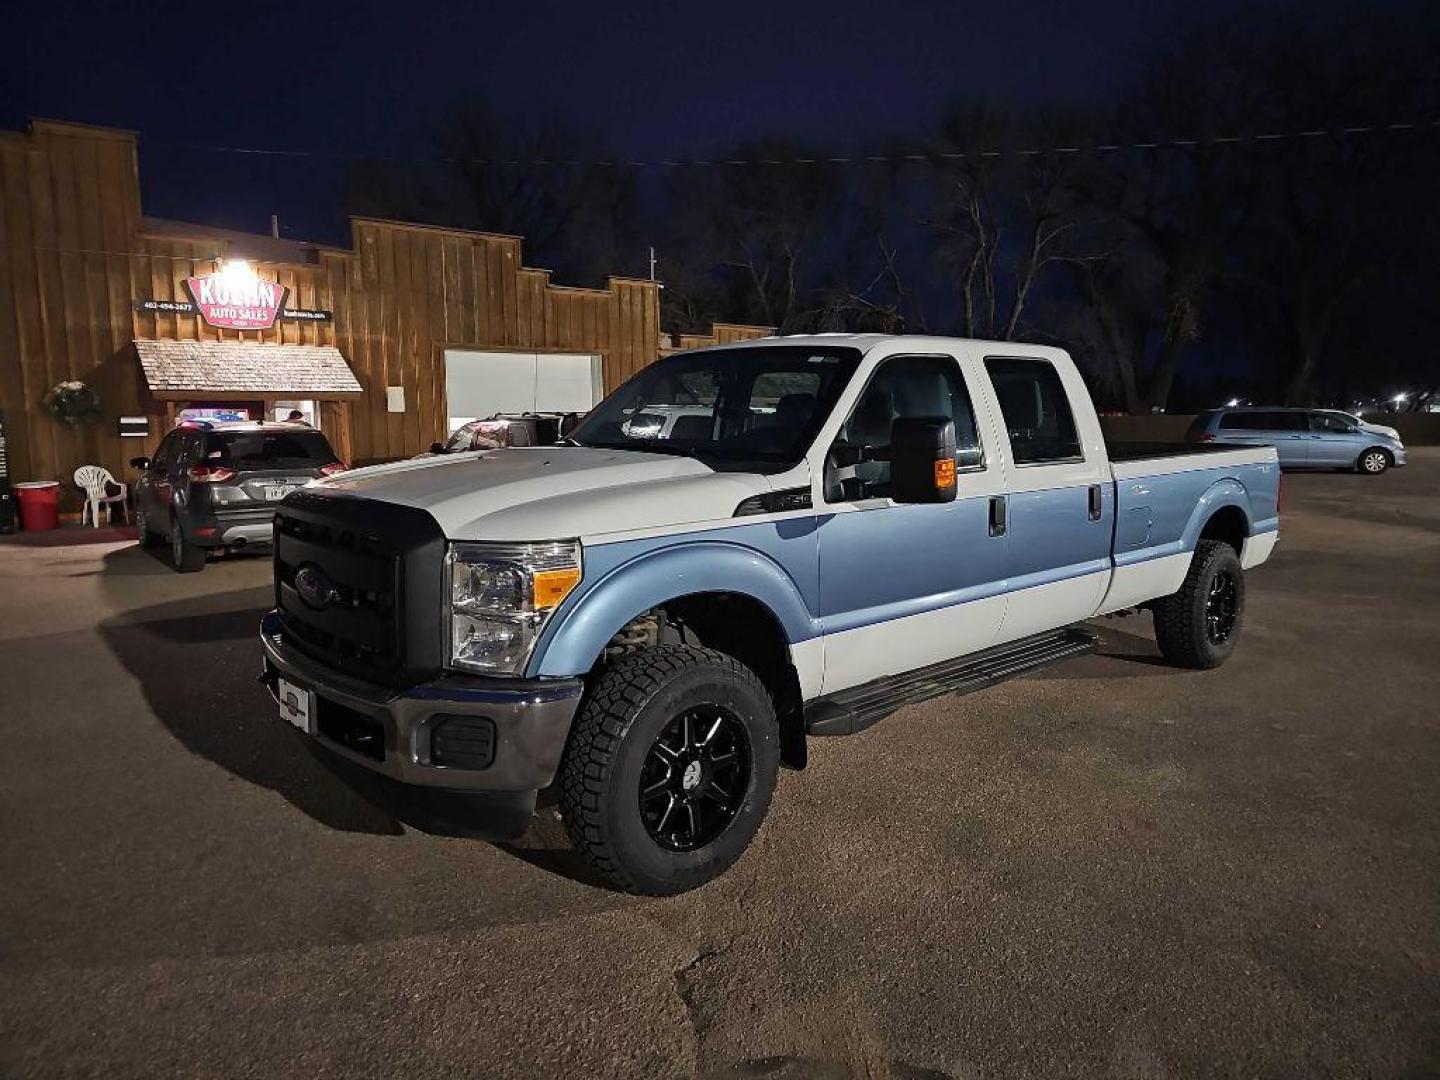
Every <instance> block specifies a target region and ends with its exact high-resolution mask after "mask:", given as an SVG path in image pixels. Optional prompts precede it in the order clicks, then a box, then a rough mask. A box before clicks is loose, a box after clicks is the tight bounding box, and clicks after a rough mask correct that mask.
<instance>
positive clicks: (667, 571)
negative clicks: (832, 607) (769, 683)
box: [526, 541, 816, 677]
mask: <svg viewBox="0 0 1440 1080" xmlns="http://www.w3.org/2000/svg"><path fill="white" fill-rule="evenodd" d="M582 590H583V592H582V593H581V594H580V595H579V596H578V597H572V598H571V599H570V600H567V601H566V603H565V605H564V606H562V607H561V609H560V611H558V612H557V613H556V617H555V620H554V621H553V622H552V623H551V624H550V625H549V626H547V627H546V628H545V632H544V633H543V634H542V635H541V637H540V641H539V642H538V643H537V644H536V647H535V654H534V656H532V657H531V659H530V665H529V667H528V669H527V671H526V674H527V675H530V676H532V677H544V676H556V677H570V676H574V675H583V674H585V673H586V672H588V671H589V670H590V669H591V668H592V667H594V665H595V661H596V660H597V659H599V657H600V653H601V651H602V650H603V649H604V648H605V645H606V643H607V642H609V640H610V639H611V638H612V637H614V636H615V634H616V632H617V631H619V630H620V628H621V627H623V626H624V625H625V624H626V623H628V622H629V621H630V620H631V619H633V618H635V616H637V615H640V614H642V613H643V612H646V611H648V610H650V609H651V608H653V607H655V606H656V605H658V604H663V603H664V602H665V601H667V600H674V599H675V598H677V597H681V596H690V595H693V594H695V593H706V592H727V593H740V594H742V595H745V596H748V597H751V598H752V599H754V600H757V601H759V602H760V603H762V604H764V605H765V606H766V607H767V608H768V609H769V610H770V611H771V613H772V614H773V615H774V616H775V618H776V620H777V621H778V622H779V623H780V626H781V628H782V629H783V630H784V632H785V638H786V641H787V642H788V643H789V644H792V645H793V644H795V643H796V642H799V641H806V640H808V639H809V638H812V637H814V636H815V634H816V629H815V625H814V620H813V619H812V618H811V615H810V612H809V610H808V609H807V608H806V606H805V601H804V598H803V597H802V596H801V595H800V590H799V589H798V588H797V587H796V585H795V582H794V581H793V580H792V579H791V577H790V575H789V574H787V573H786V572H785V570H784V569H783V568H782V567H781V566H780V565H779V564H778V563H777V562H775V560H774V559H772V558H770V557H769V556H767V555H765V554H764V553H762V552H760V551H756V550H755V549H754V548H751V547H745V546H743V545H741V544H734V543H727V542H724V541H701V542H694V543H687V544H679V545H676V546H673V547H667V548H664V549H662V550H660V551H654V552H650V553H647V554H642V555H638V556H636V557H635V558H633V559H631V560H629V561H628V562H625V563H622V564H621V565H619V566H617V567H615V568H614V569H613V570H611V571H610V572H609V573H607V574H606V575H605V576H604V577H603V578H602V579H601V580H599V581H597V582H596V583H595V584H594V585H593V586H591V587H590V588H588V589H585V588H584V586H583V585H582Z"/></svg>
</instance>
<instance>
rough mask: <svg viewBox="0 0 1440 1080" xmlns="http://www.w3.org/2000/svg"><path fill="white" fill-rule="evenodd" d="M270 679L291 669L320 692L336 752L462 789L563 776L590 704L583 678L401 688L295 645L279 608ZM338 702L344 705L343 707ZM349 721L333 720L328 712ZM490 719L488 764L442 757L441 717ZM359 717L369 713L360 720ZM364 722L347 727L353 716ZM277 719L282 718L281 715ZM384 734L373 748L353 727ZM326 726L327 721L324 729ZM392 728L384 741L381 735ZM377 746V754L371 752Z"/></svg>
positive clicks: (266, 675)
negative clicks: (354, 673)
mask: <svg viewBox="0 0 1440 1080" xmlns="http://www.w3.org/2000/svg"><path fill="white" fill-rule="evenodd" d="M260 641H261V644H262V646H263V647H264V659H263V661H262V672H261V681H262V682H264V683H265V685H266V687H267V688H269V690H270V695H271V697H274V698H276V701H277V702H278V700H279V698H278V696H277V693H276V685H275V684H276V679H277V677H279V676H283V677H284V678H285V680H286V681H287V682H291V683H294V684H295V685H296V686H299V687H301V688H303V689H305V690H309V691H311V692H313V693H314V695H315V708H314V712H315V713H316V714H318V717H319V719H317V717H315V716H312V726H313V727H314V728H315V730H314V731H313V732H312V735H313V737H314V738H315V739H316V740H317V741H319V742H320V743H322V744H323V745H324V746H326V747H327V748H328V749H330V750H333V751H334V752H335V753H337V754H339V755H340V756H342V757H344V758H346V759H347V760H349V761H353V762H355V763H356V764H358V765H362V766H364V767H365V768H367V769H370V770H372V771H374V772H377V773H381V774H383V775H385V776H388V777H390V778H391V779H394V780H398V781H400V782H401V783H405V784H417V785H421V786H424V787H436V788H448V789H451V790H455V791H478V792H488V791H494V792H500V791H517V792H518V791H536V790H538V789H539V788H543V787H546V786H548V785H549V784H550V783H551V781H553V780H554V778H555V771H556V769H557V768H559V765H560V757H561V755H562V754H563V753H564V751H565V741H566V739H567V738H568V737H569V735H570V723H571V721H572V720H573V719H574V717H575V712H576V710H577V709H578V708H579V706H580V696H581V694H582V693H583V692H584V684H583V683H582V682H581V681H580V680H579V679H530V680H525V679H501V678H477V677H471V676H463V675H446V676H442V677H441V678H439V679H435V680H433V681H431V682H428V683H422V684H420V685H419V686H412V687H410V688H409V689H406V690H394V689H391V688H389V687H384V686H378V685H375V684H373V683H365V682H361V681H359V680H357V679H351V678H349V677H347V676H344V675H340V674H337V673H336V672H334V671H331V670H330V669H329V668H326V667H324V666H322V665H321V664H319V663H317V662H316V661H315V660H313V659H311V658H310V657H308V656H306V655H304V654H303V653H301V652H299V651H298V650H296V649H294V648H292V647H291V646H289V645H288V644H287V643H286V641H285V638H284V633H283V631H282V629H281V626H280V619H279V617H278V615H277V614H276V613H275V612H271V613H270V614H268V615H266V616H265V618H264V620H263V621H262V622H261V624H260ZM337 707H338V708H337ZM327 715H329V716H331V717H339V718H340V720H341V722H340V723H333V722H332V723H328V724H327V723H326V722H325V721H324V719H323V718H324V717H325V716H327ZM452 717H464V718H483V719H487V720H489V721H491V722H492V723H493V724H494V729H495V734H494V756H493V758H492V760H491V764H490V765H489V766H488V767H487V768H483V769H462V768H454V767H449V766H445V765H437V764H434V763H433V762H432V760H431V735H432V733H433V731H434V728H435V725H436V722H437V721H438V720H439V719H441V718H452ZM354 718H359V719H358V720H354ZM347 720H354V726H353V727H349V728H347V727H346V725H345V721H347ZM276 722H277V723H281V722H282V721H281V720H280V719H279V717H278V716H277V718H276ZM366 724H368V725H369V730H374V731H376V732H377V737H376V739H375V740H373V741H367V742H366V743H365V744H364V749H361V748H359V747H360V746H361V743H360V742H359V740H351V739H348V738H346V737H345V736H344V735H343V733H342V734H341V735H340V737H338V738H337V737H336V735H337V733H341V732H342V729H343V730H359V729H361V728H364V727H365V725H366ZM321 728H327V729H328V732H327V731H322V730H321ZM379 732H383V747H382V746H380V745H379V741H380V740H379V736H378V733H379ZM367 751H368V752H367Z"/></svg>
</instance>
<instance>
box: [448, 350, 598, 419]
mask: <svg viewBox="0 0 1440 1080" xmlns="http://www.w3.org/2000/svg"><path fill="white" fill-rule="evenodd" d="M602 385H603V384H602V381H601V375H600V357H598V356H594V355H591V354H588V353H516V352H475V351H472V350H470V349H446V350H445V401H446V409H447V414H448V416H449V418H450V431H454V430H455V429H456V428H458V427H459V426H460V425H462V424H467V423H469V422H470V421H471V420H476V419H479V418H482V417H486V416H493V415H494V414H495V413H501V412H504V413H524V412H587V411H589V410H590V409H592V408H593V407H594V406H595V405H596V403H597V402H599V400H600V398H601V387H602Z"/></svg>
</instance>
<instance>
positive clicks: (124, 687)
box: [0, 449, 1440, 1078]
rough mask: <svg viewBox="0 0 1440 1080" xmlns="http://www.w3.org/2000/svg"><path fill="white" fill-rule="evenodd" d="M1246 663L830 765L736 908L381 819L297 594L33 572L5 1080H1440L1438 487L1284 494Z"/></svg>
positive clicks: (8, 554)
mask: <svg viewBox="0 0 1440 1080" xmlns="http://www.w3.org/2000/svg"><path fill="white" fill-rule="evenodd" d="M1285 489H1286V490H1285V497H1286V506H1285V510H1286V514H1285V518H1284V528H1283V532H1282V540H1281V544H1280V548H1279V550H1278V552H1277V554H1276V556H1275V558H1274V559H1273V560H1272V562H1271V563H1270V564H1269V565H1267V566H1265V567H1263V568H1262V569H1260V570H1259V571H1257V572H1255V573H1254V574H1253V575H1252V576H1251V578H1250V586H1251V588H1250V596H1249V613H1248V619H1247V625H1246V627H1245V636H1244V639H1243V640H1242V642H1241V644H1240V647H1239V649H1238V651H1237V653H1236V655H1235V657H1234V659H1233V660H1232V661H1231V663H1229V664H1228V665H1227V666H1226V667H1224V668H1222V669H1220V670H1218V671H1214V672H1204V673H1194V672H1182V671H1177V670H1173V669H1170V668H1168V667H1166V666H1164V665H1163V664H1162V663H1161V662H1160V661H1159V658H1158V654H1157V652H1156V649H1155V646H1154V642H1153V638H1152V636H1151V634H1150V625H1149V619H1148V617H1138V618H1130V619H1123V620H1107V621H1103V622H1101V623H1100V624H1098V625H1099V626H1100V628H1101V632H1102V649H1101V651H1100V653H1099V654H1097V655H1094V656H1090V657H1086V658H1083V659H1080V660H1076V661H1072V662H1070V663H1068V664H1066V665H1063V666H1061V667H1057V668H1054V669H1051V670H1049V671H1047V672H1045V673H1043V674H1042V675H1040V676H1037V677H1033V678H1029V679H1024V680H1021V681H1017V682H1013V683H1010V684H1007V685H1004V686H1000V687H997V688H995V689H992V690H989V691H986V692H983V693H980V694H976V695H972V696H969V697H965V698H958V699H957V698H948V699H940V700H936V701H933V702H930V703H928V704H925V705H922V706H916V707H912V708H908V709H906V710H904V711H902V712H900V713H898V714H896V715H895V716H893V717H891V718H890V719H888V720H887V721H885V722H884V723H882V724H880V725H879V726H877V727H875V728H872V729H871V730H869V731H867V732H865V733H863V734H861V735H858V736H855V737H852V738H849V739H831V740H814V741H812V743H811V755H810V756H811V764H810V768H809V769H808V770H807V771H806V772H804V773H802V774H796V773H782V776H781V785H780V789H779V792H778V794H777V796H776V799H775V803H774V807H773V809H772V810H771V814H770V818H769V820H768V821H767V823H766V824H765V826H764V828H763V829H762V830H761V833H760V836H759V838H758V839H757V842H756V844H755V845H754V847H753V848H752V849H751V851H750V852H749V853H748V854H747V855H746V856H745V857H744V858H743V859H742V860H741V862H740V863H739V864H738V865H737V866H736V867H735V868H734V869H733V870H732V871H731V872H730V873H729V874H728V875H726V876H725V877H723V878H722V879H721V880H719V881H717V882H715V883H713V884H711V885H709V886H707V887H705V888H703V889H701V890H698V891H697V892H694V893H691V894H689V895H686V896H682V897H678V898H674V899H668V900H646V899H637V898H633V897H627V896H621V895H617V894H615V893H613V892H609V891H607V890H605V889H603V888H601V887H598V886H597V885H596V884H595V883H594V882H593V881H592V880H591V879H590V878H589V876H588V875H587V874H586V873H585V872H584V870H583V868H582V867H581V866H580V865H579V863H578V862H577V860H576V858H575V856H574V855H573V853H572V852H571V851H570V850H569V848H568V846H567V844H566V842H565V840H564V835H563V830H562V829H561V828H560V826H559V823H558V821H557V819H556V818H555V814H554V810H553V807H552V806H545V807H543V808H542V810H541V812H540V814H539V816H538V818H537V821H536V824H535V825H534V827H533V828H532V829H531V831H530V832H529V833H528V834H526V836H524V837H523V838H522V839H521V840H520V841H518V842H517V843H514V844H506V845H497V844H491V843H488V842H485V841H483V840H479V839H474V838H464V837H456V836H442V835H436V834H434V833H433V832H427V831H422V830H419V829H416V828H414V827H412V826H411V825H409V824H406V821H407V820H410V819H409V818H408V817H407V816H406V814H405V813H404V812H403V808H395V807H394V806H393V805H392V802H391V801H390V800H389V799H387V798H386V797H385V794H384V793H383V792H382V793H374V792H370V793H368V794H367V796H362V795H360V794H357V793H356V792H355V791H354V790H353V789H352V788H351V787H350V786H348V785H347V784H346V783H345V782H344V781H343V779H342V778H341V777H339V776H337V774H336V772H335V771H334V769H333V768H332V767H330V766H328V765H327V763H326V761H325V760H324V759H323V758H322V757H320V756H317V754H316V753H315V752H312V751H311V750H309V749H307V748H306V747H305V746H304V745H303V744H302V742H301V737H300V736H299V735H297V734H295V733H293V732H292V731H290V730H289V729H287V728H286V727H284V726H283V725H282V724H281V723H280V722H279V721H278V720H277V719H276V718H275V717H274V716H273V712H274V710H273V707H272V706H271V704H270V701H269V699H268V697H267V696H266V695H265V693H264V691H263V690H262V689H261V688H260V687H258V686H257V685H256V684H255V681H254V680H255V674H256V669H257V662H258V661H257V646H256V644H255V642H254V640H253V638H254V634H255V629H256V621H257V617H258V613H259V612H260V611H261V610H262V609H263V608H264V607H265V606H266V602H267V599H268V596H269V589H268V586H267V580H268V574H269V564H268V561H266V560H265V559H263V558H253V557H252V558H245V559H239V558H237V559H232V560H226V561H223V562H219V563H215V564H212V565H211V566H210V567H209V568H208V569H207V570H206V572H205V573H203V574H200V575H191V576H180V575H175V574H172V573H170V572H169V571H168V570H166V569H165V568H164V567H163V566H161V565H160V564H159V563H158V562H157V561H156V560H155V559H153V558H152V557H151V556H150V555H148V554H146V553H144V552H141V551H140V550H138V549H137V548H135V547H134V546H133V545H126V544H117V543H115V542H113V541H111V542H108V543H96V544H89V545H78V544H77V545H68V546H48V547H28V546H25V545H24V544H22V543H19V542H18V540H19V538H10V539H9V540H7V541H5V542H3V543H0V672H3V673H4V674H3V680H4V683H3V690H0V731H3V746H4V748H5V749H4V752H3V753H0V821H3V828H0V881H3V886H0V1074H3V1075H5V1076H32V1075H33V1076H59V1075H66V1076H75V1075H95V1076H104V1077H107V1078H118V1077H130V1076H135V1077H159V1076H187V1077H189V1076H216V1077H219V1076H226V1077H229V1076H255V1077H272V1076H282V1075H304V1076H311V1077H319V1076H340V1077H347V1078H348V1077H364V1076H389V1075H397V1074H402V1073H403V1074H405V1075H407V1076H412V1077H429V1076H435V1077H453V1076H457V1075H465V1074H470V1075H484V1076H540V1075H566V1076H582V1075H589V1076H625V1077H636V1076H657V1077H668V1076H687V1075H697V1074H698V1075H702V1076H707V1077H759V1076H766V1077H800V1076H806V1077H809V1076H820V1077H831V1076H834V1077H841V1076H874V1077H897V1078H906V1077H909V1078H918V1077H942V1076H949V1077H978V1076H1024V1077H1033V1076H1049V1075H1062V1074H1070V1075H1081V1076H1118V1077H1166V1076H1196V1075H1226V1076H1229V1075H1257V1076H1258V1075H1264V1076H1295V1077H1315V1076H1331V1075H1338V1076H1400V1077H1418V1076H1429V1075H1440V1022H1437V1017H1440V860H1437V849H1440V830H1437V824H1440V813H1437V811H1440V798H1437V794H1436V791H1437V780H1440V709H1437V704H1436V703H1437V701H1440V663H1437V653H1440V615H1437V611H1440V498H1437V495H1440V451H1437V450H1424V449H1422V450H1419V451H1416V452H1415V453H1414V455H1413V464H1412V465H1411V466H1410V467H1409V468H1407V469H1404V470H1399V471H1396V472H1393V473H1391V474H1388V475H1386V476H1384V477H1380V478H1378V479H1369V478H1365V477H1360V476H1352V475H1290V476H1287V477H1286V481H1285Z"/></svg>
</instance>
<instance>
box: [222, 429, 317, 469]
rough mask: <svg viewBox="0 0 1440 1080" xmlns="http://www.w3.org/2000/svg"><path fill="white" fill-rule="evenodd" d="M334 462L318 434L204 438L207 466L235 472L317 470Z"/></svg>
mask: <svg viewBox="0 0 1440 1080" xmlns="http://www.w3.org/2000/svg"><path fill="white" fill-rule="evenodd" d="M335 460H336V458H335V452H334V451H333V450H331V449H330V444H329V442H327V441H326V439H325V436H324V435H322V434H320V432H318V431H211V432H208V433H207V434H206V436H205V463H206V464H207V465H223V466H224V467H225V468H227V469H234V470H235V471H236V472H253V471H258V470H264V469H318V468H319V467H320V466H322V465H328V464H329V463H330V462H332V461H335Z"/></svg>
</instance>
